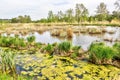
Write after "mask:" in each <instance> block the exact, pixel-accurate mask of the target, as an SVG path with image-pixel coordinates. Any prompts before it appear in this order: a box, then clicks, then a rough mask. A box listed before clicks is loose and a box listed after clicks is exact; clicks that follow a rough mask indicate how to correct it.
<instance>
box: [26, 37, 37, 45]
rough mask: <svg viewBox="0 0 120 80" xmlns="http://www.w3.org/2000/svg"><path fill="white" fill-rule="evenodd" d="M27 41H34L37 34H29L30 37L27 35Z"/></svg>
mask: <svg viewBox="0 0 120 80" xmlns="http://www.w3.org/2000/svg"><path fill="white" fill-rule="evenodd" d="M27 41H28V42H29V43H32V42H34V41H35V36H29V37H27Z"/></svg>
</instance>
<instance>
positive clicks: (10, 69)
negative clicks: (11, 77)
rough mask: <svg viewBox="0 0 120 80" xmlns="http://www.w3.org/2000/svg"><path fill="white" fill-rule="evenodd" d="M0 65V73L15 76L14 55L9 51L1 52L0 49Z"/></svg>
mask: <svg viewBox="0 0 120 80" xmlns="http://www.w3.org/2000/svg"><path fill="white" fill-rule="evenodd" d="M0 58H1V60H0V63H1V71H2V72H3V73H7V74H8V73H12V74H16V68H15V53H13V52H12V51H10V50H2V49H0Z"/></svg>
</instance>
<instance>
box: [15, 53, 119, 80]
mask: <svg viewBox="0 0 120 80" xmlns="http://www.w3.org/2000/svg"><path fill="white" fill-rule="evenodd" d="M33 57H35V58H36V59H34V58H33ZM49 57H50V56H49V55H48V54H40V53H39V54H38V53H37V54H36V55H21V57H20V58H19V59H17V60H16V61H17V65H21V66H23V67H24V66H26V69H25V70H24V69H23V70H21V74H22V75H29V76H33V77H34V76H37V79H38V80H115V79H116V80H118V79H119V77H120V75H119V74H120V69H119V68H116V67H113V66H109V65H95V64H92V63H88V62H84V61H76V60H73V59H71V58H69V57H60V56H53V57H52V58H49ZM26 59H27V60H26ZM19 63H22V64H19ZM75 65H76V67H75ZM27 66H28V67H29V68H31V70H30V69H27V68H28V67H27Z"/></svg>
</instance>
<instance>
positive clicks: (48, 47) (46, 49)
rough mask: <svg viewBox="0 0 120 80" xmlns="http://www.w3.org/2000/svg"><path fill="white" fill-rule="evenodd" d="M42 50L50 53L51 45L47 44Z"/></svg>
mask: <svg viewBox="0 0 120 80" xmlns="http://www.w3.org/2000/svg"><path fill="white" fill-rule="evenodd" d="M44 50H45V51H47V52H48V53H50V54H51V53H52V51H53V46H52V45H51V44H48V45H47V46H45V47H44Z"/></svg>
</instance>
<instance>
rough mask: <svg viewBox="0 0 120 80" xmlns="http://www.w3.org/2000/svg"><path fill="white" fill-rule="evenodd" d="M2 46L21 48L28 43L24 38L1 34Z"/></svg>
mask: <svg viewBox="0 0 120 80" xmlns="http://www.w3.org/2000/svg"><path fill="white" fill-rule="evenodd" d="M0 46H3V47H15V48H19V47H26V43H25V40H24V39H23V38H19V37H8V36H0Z"/></svg>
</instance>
